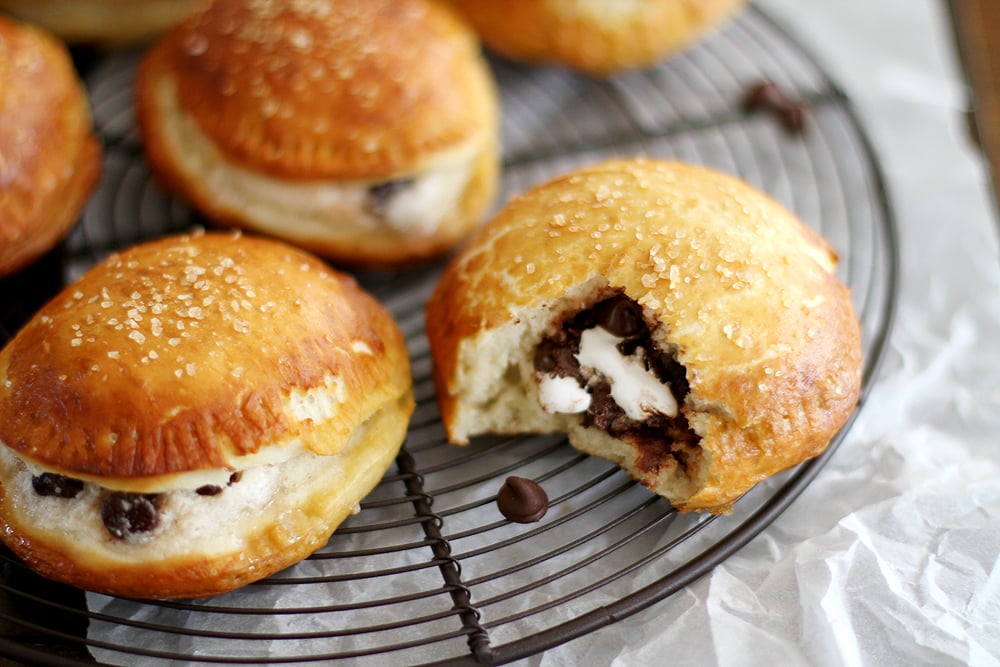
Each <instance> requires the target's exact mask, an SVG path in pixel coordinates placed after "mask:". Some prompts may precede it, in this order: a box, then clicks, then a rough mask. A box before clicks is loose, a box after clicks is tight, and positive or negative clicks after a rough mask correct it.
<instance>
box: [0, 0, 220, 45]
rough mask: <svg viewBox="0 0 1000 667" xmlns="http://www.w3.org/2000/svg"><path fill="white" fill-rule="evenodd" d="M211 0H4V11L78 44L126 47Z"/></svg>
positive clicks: (0, 0) (1, 2) (0, 5)
mask: <svg viewBox="0 0 1000 667" xmlns="http://www.w3.org/2000/svg"><path fill="white" fill-rule="evenodd" d="M206 4H208V0H0V10H3V11H7V12H10V13H11V14H13V15H14V16H17V17H19V18H21V19H23V20H25V21H30V22H31V23H35V24H38V25H39V26H42V27H43V28H46V29H48V30H50V31H52V32H53V33H55V34H56V35H57V36H58V37H60V38H62V39H64V40H66V41H68V42H72V43H76V44H94V45H100V46H105V47H117V46H125V45H127V44H131V43H134V42H139V41H142V40H145V39H149V38H151V37H153V36H155V35H158V34H160V33H161V32H163V31H164V30H166V29H167V28H169V27H170V26H172V25H174V24H176V23H177V22H178V21H180V20H181V19H182V18H184V17H185V16H187V15H188V14H190V13H191V12H193V11H195V10H196V9H198V8H199V7H203V6H205V5H206Z"/></svg>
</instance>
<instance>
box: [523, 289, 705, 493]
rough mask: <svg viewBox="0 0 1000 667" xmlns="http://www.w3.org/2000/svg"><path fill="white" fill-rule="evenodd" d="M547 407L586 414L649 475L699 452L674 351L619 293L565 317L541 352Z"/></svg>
mask: <svg viewBox="0 0 1000 667" xmlns="http://www.w3.org/2000/svg"><path fill="white" fill-rule="evenodd" d="M534 367H535V379H536V381H537V382H538V397H539V403H540V404H541V406H542V408H543V409H544V410H545V411H546V412H549V413H550V414H559V413H563V414H579V415H580V416H581V419H582V422H583V425H584V426H586V427H592V428H597V429H600V430H602V431H604V432H606V433H607V434H608V435H610V436H612V437H614V438H617V439H619V440H622V441H624V442H626V443H628V444H629V445H631V446H632V447H633V448H635V450H636V452H637V457H636V464H637V466H638V467H639V469H640V470H642V471H644V472H651V473H655V472H656V471H658V470H660V469H661V468H664V467H675V466H676V467H679V468H680V470H681V471H684V472H688V471H689V466H691V465H692V464H693V463H694V458H695V457H700V451H701V450H700V448H699V441H700V438H699V436H698V435H697V434H695V433H694V431H693V430H692V429H691V428H690V426H689V425H688V422H687V419H686V418H685V416H684V414H683V413H682V412H681V410H680V406H682V405H683V404H684V399H685V397H686V396H687V394H688V391H689V385H688V380H687V374H686V371H685V369H684V367H683V366H682V365H681V364H680V363H678V362H677V360H676V358H675V357H674V355H673V354H671V353H669V352H664V351H661V350H658V349H657V348H656V346H655V345H654V344H653V341H652V336H651V334H650V329H649V326H648V325H647V324H646V322H645V320H644V318H643V316H642V308H641V307H640V306H639V305H638V304H637V303H636V302H635V301H633V300H631V299H629V298H628V297H626V296H624V295H622V294H618V295H615V296H612V297H610V298H606V299H604V300H602V301H600V302H598V303H597V304H595V305H594V306H593V307H591V308H588V309H585V310H582V311H579V312H577V313H576V314H572V315H570V316H568V317H566V318H565V319H564V320H563V321H562V323H561V324H558V323H557V325H556V326H555V330H554V333H552V334H550V335H548V336H546V337H545V338H543V339H542V341H541V343H540V344H539V345H538V348H537V349H536V352H535V358H534Z"/></svg>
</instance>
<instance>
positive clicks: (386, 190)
mask: <svg viewBox="0 0 1000 667" xmlns="http://www.w3.org/2000/svg"><path fill="white" fill-rule="evenodd" d="M411 185H413V179H412V178H402V179H399V180H395V181H385V182H384V183H377V184H375V185H372V186H371V187H369V188H368V210H369V211H371V212H372V213H374V214H375V215H379V216H382V215H385V213H386V210H387V209H388V208H389V202H391V201H392V198H393V197H395V196H396V194H398V193H399V192H400V191H401V190H405V189H406V188H408V187H410V186H411Z"/></svg>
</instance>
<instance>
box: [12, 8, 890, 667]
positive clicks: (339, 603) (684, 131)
mask: <svg viewBox="0 0 1000 667" xmlns="http://www.w3.org/2000/svg"><path fill="white" fill-rule="evenodd" d="M138 57H139V55H138V54H124V55H117V56H113V57H109V58H107V59H104V60H101V61H99V62H98V63H97V64H96V66H95V67H94V68H93V69H92V70H91V71H90V72H89V74H88V76H87V84H88V88H89V90H90V92H91V95H92V103H93V106H94V111H95V120H96V124H97V127H98V130H99V132H100V134H101V136H102V137H103V139H104V141H105V146H106V158H105V175H104V179H103V181H102V185H101V188H100V190H99V192H98V193H97V194H96V195H95V197H94V199H93V200H92V201H91V203H90V205H89V207H88V208H87V210H86V212H85V214H84V216H83V218H82V219H81V221H80V223H79V224H78V225H77V227H76V228H75V229H74V231H73V233H72V234H71V236H70V237H69V238H68V239H67V240H66V242H65V243H64V244H63V245H62V246H61V247H60V248H59V249H57V250H56V251H55V252H53V253H51V254H50V255H49V256H48V257H46V258H45V259H43V260H42V261H41V262H40V263H39V264H38V265H36V266H35V267H32V268H31V269H29V270H28V271H27V272H25V273H23V274H20V275H18V276H14V277H13V278H11V279H8V280H6V281H4V282H2V283H0V294H2V298H0V301H2V303H0V316H2V317H0V342H2V341H6V340H7V339H8V338H9V337H10V336H11V335H12V334H13V332H14V331H16V329H17V327H18V326H19V325H20V324H21V323H22V322H23V321H24V320H25V319H26V318H27V317H29V316H30V314H31V313H32V312H33V311H34V310H35V309H36V308H37V307H38V306H39V305H40V304H41V303H42V302H43V301H44V300H45V299H47V298H48V297H49V296H50V295H51V294H52V293H53V292H54V291H55V290H56V289H58V287H59V285H60V284H62V282H63V281H66V280H71V279H73V278H74V277H76V276H77V275H79V274H80V273H81V272H82V271H83V270H84V269H86V268H87V267H89V266H90V265H92V264H93V263H94V262H95V261H97V260H98V259H100V258H101V257H102V256H104V255H105V254H106V253H108V252H110V251H112V250H115V249H118V248H122V247H125V246H128V245H131V244H132V243H135V242H137V241H140V240H142V239H146V238H151V237H155V236H158V235H162V234H166V233H170V232H175V231H181V230H186V229H189V228H190V227H192V226H195V225H200V224H203V221H201V220H200V219H199V218H198V216H197V215H196V214H195V213H194V212H193V211H191V210H190V209H189V208H188V207H187V206H186V205H185V204H183V203H182V202H180V201H177V200H175V199H172V198H170V197H168V196H166V195H164V194H163V193H162V191H160V189H159V188H158V187H157V186H156V184H155V183H154V182H153V181H152V179H151V178H150V174H149V169H148V166H147V165H146V163H145V161H144V158H143V153H142V146H141V142H140V139H139V137H138V135H137V133H136V131H135V125H134V122H133V117H132V80H133V75H134V66H135V63H136V62H137V60H138ZM493 65H494V71H495V73H496V75H497V79H498V82H499V84H500V90H501V93H502V104H503V114H502V118H503V138H504V149H505V153H504V155H505V160H504V162H505V171H504V194H503V196H502V197H501V201H502V200H503V199H505V198H506V197H507V196H509V195H510V194H513V193H516V192H520V191H522V190H524V189H526V188H527V187H529V186H531V185H533V184H535V183H538V182H540V181H542V180H545V179H547V178H549V177H551V176H554V175H556V174H557V173H560V172H563V171H565V170H567V169H569V168H572V167H574V166H577V165H580V164H583V163H586V162H590V161H593V160H596V159H598V158H601V157H606V156H611V155H636V154H644V155H652V156H660V157H672V158H677V159H682V160H686V161H691V162H697V163H702V164H707V165H711V166H714V167H717V168H720V169H722V170H724V171H728V172H730V173H733V174H736V175H738V176H740V177H742V178H744V179H745V180H747V181H749V182H750V183H751V184H753V185H755V186H757V187H759V188H760V189H762V190H764V191H766V192H768V193H770V194H771V195H772V196H774V197H776V198H777V199H779V200H780V201H782V202H783V203H785V204H786V205H787V206H788V207H789V208H791V209H792V210H793V211H795V212H796V213H798V214H799V215H800V216H801V217H802V218H803V219H804V220H805V221H806V223H807V224H809V225H811V226H812V227H814V228H815V229H817V230H818V231H820V232H821V233H823V234H824V235H825V236H826V237H827V238H828V239H830V241H831V242H832V243H833V245H834V246H835V247H836V248H837V250H838V252H839V253H840V255H841V259H842V262H841V267H840V271H841V276H842V278H843V279H844V280H845V281H846V282H847V283H848V285H850V286H851V288H852V293H853V295H854V300H855V307H856V309H857V312H858V313H859V315H860V318H861V321H862V329H863V335H864V341H865V343H864V345H865V356H866V366H865V369H864V382H865V394H867V391H868V389H870V387H871V385H872V382H873V380H874V378H875V373H876V370H877V367H878V363H879V360H880V358H881V356H882V353H883V350H884V348H885V345H886V340H887V337H888V334H889V330H890V328H891V323H892V319H893V311H894V306H895V298H896V275H897V270H898V257H897V252H898V243H897V239H896V230H895V223H894V220H893V216H892V212H891V210H890V205H889V200H888V197H887V194H886V191H885V188H884V185H883V180H882V176H881V174H880V168H879V163H878V158H877V155H876V154H875V152H874V151H873V149H872V147H871V145H870V144H869V142H868V140H867V138H866V135H865V133H864V130H863V128H862V126H861V125H860V124H859V122H858V120H857V118H856V116H855V113H854V111H853V108H852V106H851V104H850V101H849V100H848V98H847V97H846V95H845V94H844V93H843V92H842V91H841V89H840V88H839V87H838V86H837V85H836V84H835V83H834V82H833V81H832V80H831V78H830V77H829V76H828V75H827V74H826V73H825V72H824V70H823V69H822V67H821V66H820V65H819V64H818V61H817V60H816V59H815V58H813V57H812V56H811V55H810V54H808V53H807V52H806V51H805V50H804V49H803V48H802V47H801V46H800V45H799V44H798V43H796V41H795V40H794V39H793V38H791V37H790V36H789V35H788V34H787V32H786V31H784V30H783V29H782V28H781V27H780V26H778V25H776V24H775V23H774V22H773V21H772V20H771V19H770V18H769V17H767V16H766V15H765V14H763V13H762V12H761V11H760V10H758V9H756V8H754V7H751V8H750V9H749V10H748V11H746V12H744V13H743V14H742V15H741V16H739V17H738V18H737V19H736V20H735V21H733V22H731V23H730V24H728V25H727V26H725V27H724V28H723V29H722V30H720V31H718V32H717V33H715V34H713V35H712V36H711V37H710V38H709V39H707V40H705V41H704V42H703V43H701V44H699V45H697V46H696V47H695V48H693V49H691V50H689V51H688V52H686V53H684V54H681V55H680V56H678V57H675V58H673V59H671V60H669V61H667V62H665V63H663V64H662V65H660V66H658V67H656V68H653V69H651V70H648V71H643V72H636V73H632V74H628V75H624V76H621V77H618V78H615V79H611V80H606V81H596V80H591V79H587V78H584V77H580V76H576V75H574V74H571V73H568V72H566V71H562V70H559V69H557V68H539V67H524V66H519V65H515V64H512V63H509V62H505V61H500V60H496V61H493ZM764 80H767V81H773V82H775V83H776V84H778V85H779V86H780V87H781V88H782V89H783V90H785V91H786V93H788V95H789V96H790V97H792V98H794V99H796V100H798V101H800V102H802V103H803V104H804V105H805V107H806V108H807V113H808V118H807V122H808V125H807V128H806V131H805V132H804V133H803V134H802V135H791V134H789V133H787V132H786V131H784V130H783V129H782V128H781V126H780V124H779V123H778V122H776V120H775V119H774V118H773V117H771V116H768V115H767V114H752V115H748V114H746V113H745V112H743V111H742V110H741V109H740V101H741V99H742V97H743V95H744V93H745V91H746V89H747V87H748V86H749V85H750V84H753V83H755V82H758V81H764ZM439 268H440V267H437V266H431V267H426V268H424V269H420V270H417V271H409V272H405V273H400V274H366V275H363V276H361V279H362V282H363V283H364V284H365V285H366V286H367V287H368V288H369V289H370V290H371V291H372V292H373V293H375V294H376V296H378V297H379V298H380V299H382V301H383V302H384V303H385V304H386V305H387V306H388V307H389V309H390V310H391V311H392V312H393V313H394V314H395V315H396V317H397V319H398V321H399V322H400V325H401V327H402V328H403V330H404V332H405V333H406V335H407V340H408V345H409V350H410V353H411V358H412V361H413V368H414V375H415V388H416V394H417V399H418V407H417V409H416V412H415V414H414V417H413V421H412V424H411V428H410V432H409V435H408V438H407V441H406V443H405V445H404V449H403V452H402V453H401V454H400V456H399V458H398V460H397V462H396V467H395V468H394V469H393V470H390V471H389V473H388V474H387V475H386V476H385V478H384V479H383V480H382V482H381V483H380V484H379V486H378V487H377V488H376V489H375V491H374V492H373V493H372V494H371V495H370V496H369V497H368V498H367V499H366V500H365V501H364V503H363V504H362V511H361V512H360V513H359V514H357V515H355V516H354V517H352V518H350V519H349V520H348V521H347V522H346V523H345V524H344V525H343V526H342V527H341V528H340V530H338V532H337V533H336V534H335V535H334V537H333V538H332V539H331V541H330V542H329V544H328V545H327V546H326V547H325V548H323V549H322V550H320V551H319V552H318V553H316V554H314V555H313V556H312V557H311V558H309V559H307V560H306V561H304V562H302V563H300V564H299V565H296V566H294V567H292V568H289V569H288V570H286V571H284V572H282V573H279V574H277V575H275V576H273V577H271V578H269V579H267V580H265V581H263V582H260V583H258V584H253V585H251V586H248V587H246V588H244V589H242V590H240V591H236V592H234V593H232V594H229V595H225V596H221V597H217V598H212V599H209V600H203V601H173V602H141V601H134V600H124V599H116V598H108V597H105V596H100V595H94V594H86V595H85V594H83V593H82V592H80V591H77V590H75V589H71V588H68V587H65V586H60V585H56V584H53V583H50V582H46V581H44V580H42V579H40V578H38V577H37V576H35V575H34V574H32V573H31V572H30V571H29V570H28V569H27V568H26V567H25V566H24V565H23V564H21V563H20V562H19V561H18V560H16V559H15V558H14V557H13V556H11V555H10V554H9V552H7V551H6V550H2V551H0V654H3V655H6V656H8V657H10V658H13V659H16V660H23V661H26V662H31V663H35V664H93V663H95V662H97V663H102V664H129V665H135V664H154V665H159V664H168V663H170V662H171V661H182V662H185V663H205V664H214V663H227V664H240V663H243V664H271V663H281V664H286V663H304V662H325V663H330V662H337V661H350V662H351V664H359V665H368V664H386V663H387V662H390V663H391V664H404V663H406V664H437V665H460V664H502V663H505V662H510V661H513V660H516V659H518V658H522V657H525V656H529V655H533V654H536V653H538V652H540V651H543V650H545V649H547V648H549V647H552V646H555V645H558V644H560V643H563V642H566V641H569V640H571V639H573V638H575V637H579V636H581V635H584V634H586V633H589V632H592V631H593V630H595V629H597V628H600V627H603V626H606V625H609V624H611V623H614V622H615V621H617V620H619V619H621V618H624V617H627V616H629V615H631V614H634V613H636V612H637V611H639V610H642V609H644V608H646V607H649V606H650V605H653V604H655V603H658V602H662V601H663V600H665V599H666V598H668V597H669V596H670V595H672V594H673V593H675V592H676V591H678V590H680V589H681V588H683V587H684V586H685V585H687V584H688V583H690V582H692V581H694V580H695V579H696V578H698V577H700V576H702V575H703V574H705V573H706V572H708V571H710V570H711V568H712V567H714V566H715V565H716V564H718V563H719V562H721V561H722V560H724V559H725V558H726V557H727V556H728V555H730V554H731V553H733V552H734V551H735V550H737V549H739V548H740V547H741V546H742V545H744V544H746V543H747V542H748V541H749V540H750V539H752V538H753V537H754V536H755V535H757V534H758V533H759V532H760V531H761V530H763V528H764V527H766V526H767V525H768V524H769V523H770V522H771V521H773V519H774V518H775V517H777V516H778V515H779V514H780V513H781V512H782V511H783V510H784V509H785V508H786V507H787V506H788V505H789V504H790V503H791V502H792V501H793V500H794V499H795V498H796V497H797V496H798V494H799V493H800V492H801V491H802V490H803V489H804V488H805V487H806V485H808V484H809V482H810V481H811V480H812V479H813V478H814V477H815V476H816V475H817V474H818V473H819V471H820V470H821V468H822V467H823V465H824V464H825V462H826V460H827V459H828V458H829V457H830V456H833V455H834V453H835V451H836V449H837V446H838V445H839V444H840V441H841V440H842V439H843V437H844V432H846V430H847V429H846V428H845V431H844V432H842V433H841V435H840V436H839V437H838V438H837V439H836V440H835V442H834V443H833V444H832V445H831V447H830V448H829V449H828V450H827V452H826V453H825V454H824V455H823V456H821V457H820V458H818V459H815V460H813V461H810V462H808V463H806V464H803V465H801V466H799V467H798V468H796V469H794V470H792V471H789V472H787V473H785V474H782V475H779V476H778V477H776V478H774V479H772V480H769V481H768V482H766V483H763V484H761V485H759V486H758V487H757V488H755V489H754V490H752V491H751V492H750V493H748V494H747V495H746V496H745V497H744V498H743V499H741V500H740V501H739V502H738V503H737V505H736V510H735V512H734V513H733V515H731V516H724V517H711V516H691V515H679V514H678V513H676V512H675V511H674V510H673V509H672V508H670V507H669V506H668V505H667V504H666V503H665V502H663V501H662V500H659V499H657V498H655V497H653V496H651V495H650V494H649V493H648V492H647V491H645V490H644V489H643V488H642V487H640V486H637V485H636V484H634V483H633V482H631V481H630V480H629V479H628V478H627V477H626V476H625V475H624V474H623V473H621V472H620V471H618V470H617V469H616V468H615V467H614V466H611V465H610V464H608V463H605V462H603V461H599V460H596V459H592V458H589V457H586V456H583V455H581V454H580V453H578V452H576V451H575V450H573V449H572V448H571V447H569V446H568V444H566V442H565V441H564V440H563V439H562V438H560V437H558V436H554V435H546V436H533V437H518V438H480V439H478V440H476V441H475V442H474V443H473V444H472V445H470V446H468V447H464V448H459V447H453V446H450V445H447V444H446V443H445V441H444V433H443V429H442V426H441V424H440V420H439V418H438V414H437V408H436V405H435V403H434V396H433V387H432V385H431V381H430V364H431V361H430V358H429V353H428V349H427V342H426V340H425V338H424V335H423V303H424V302H425V300H426V298H427V296H428V295H429V293H430V291H431V290H432V289H433V287H434V283H435V280H436V277H437V274H438V271H439ZM510 474H517V475H520V476H524V477H530V478H533V479H535V480H536V481H538V482H539V483H540V484H542V485H543V486H544V487H545V489H546V491H547V492H548V494H549V497H550V498H551V509H550V511H549V514H548V515H547V516H546V517H545V519H543V520H542V521H541V522H539V523H537V524H532V525H529V526H525V525H520V524H512V523H510V522H508V521H506V520H505V519H504V518H503V517H502V516H501V515H500V513H499V512H498V511H497V510H496V508H495V498H496V493H497V492H498V491H499V489H500V487H501V485H502V483H503V481H504V479H505V478H506V476H508V475H510Z"/></svg>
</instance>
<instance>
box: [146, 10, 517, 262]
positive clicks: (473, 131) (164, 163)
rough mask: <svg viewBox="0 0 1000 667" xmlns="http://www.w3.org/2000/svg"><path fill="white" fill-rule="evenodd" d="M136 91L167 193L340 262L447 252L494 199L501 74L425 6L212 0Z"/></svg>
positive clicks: (171, 36)
mask: <svg viewBox="0 0 1000 667" xmlns="http://www.w3.org/2000/svg"><path fill="white" fill-rule="evenodd" d="M137 85H138V118H139V123H140V128H141V130H142V134H143V138H144V141H145V144H146V148H147V152H148V155H149V159H150V162H151V164H152V166H153V168H154V170H155V172H156V173H157V174H158V175H159V176H160V178H161V180H162V181H163V182H164V183H165V184H166V185H167V186H168V187H169V188H171V189H173V190H174V191H176V192H178V193H179V194H180V195H182V196H184V197H186V198H188V199H189V200H191V201H192V202H194V204H195V205H196V206H197V207H198V208H199V209H200V210H201V211H202V212H203V213H204V214H205V215H207V216H208V217H209V218H211V219H213V220H215V221H220V222H223V223H232V224H236V225H239V226H242V227H246V228H250V229H255V230H258V231H261V232H265V233H267V234H270V235H273V236H276V237H280V238H283V239H285V240H289V241H292V242H294V243H295V244H296V245H300V246H302V247H305V248H308V249H310V250H312V251H315V252H317V253H318V254H321V255H324V256H325V257H328V258H330V259H334V260H337V261H338V262H341V263H349V264H351V265H361V266H364V265H376V266H387V265H389V266H391V265H405V264H410V263H413V262H418V261H422V260H426V259H428V258H431V257H433V256H435V255H438V254H441V253H443V252H445V251H446V250H448V249H449V248H450V247H451V246H452V245H454V244H455V243H456V242H458V241H459V240H460V239H462V238H464V237H465V236H466V235H467V234H468V232H469V231H470V230H471V229H472V228H473V227H474V226H476V225H478V224H479V222H480V221H481V218H482V216H483V215H484V212H485V210H486V208H487V207H488V206H489V204H490V202H491V201H492V199H493V196H494V193H495V190H496V180H497V171H498V159H499V158H498V138H497V133H498V126H497V98H496V90H495V84H494V82H493V79H492V74H491V73H490V71H489V69H488V67H487V65H486V63H485V61H484V60H483V58H482V55H481V53H480V50H479V45H478V42H477V40H476V38H475V35H474V33H473V32H472V30H471V28H469V27H468V26H467V25H466V24H465V23H464V22H462V21H461V20H459V19H458V18H457V17H456V16H455V15H454V14H453V13H451V12H450V11H449V10H448V9H447V8H445V7H442V6H439V5H438V4H436V3H434V2H429V1H428V0H317V1H316V2H308V3H302V2H287V3H275V2H253V1H250V0H217V1H216V2H215V3H213V4H212V6H211V7H209V9H208V10H207V11H205V12H204V13H201V14H198V15H196V16H194V17H192V18H191V19H190V20H188V21H186V22H184V23H183V24H182V25H180V26H179V27H178V28H176V29H175V30H173V31H171V32H170V33H168V34H167V36H166V37H165V38H164V39H163V40H162V42H161V43H160V44H159V45H157V46H156V47H155V48H154V49H153V50H152V51H151V52H150V53H149V54H148V56H147V57H146V59H145V61H144V62H143V64H142V67H141V69H140V72H139V78H138V84H137Z"/></svg>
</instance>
